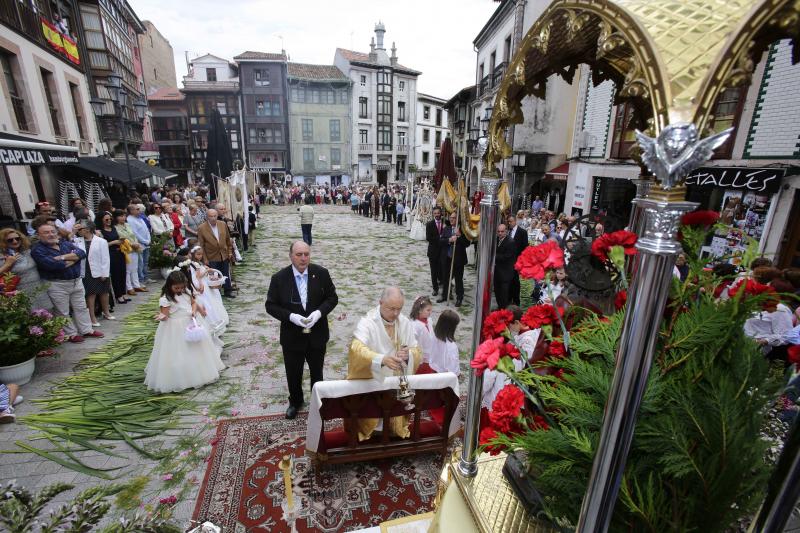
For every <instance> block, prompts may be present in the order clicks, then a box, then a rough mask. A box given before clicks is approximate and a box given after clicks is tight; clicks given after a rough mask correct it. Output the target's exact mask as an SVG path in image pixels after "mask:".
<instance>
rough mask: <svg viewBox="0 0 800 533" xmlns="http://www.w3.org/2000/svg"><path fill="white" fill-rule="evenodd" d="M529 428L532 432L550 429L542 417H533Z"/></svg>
mask: <svg viewBox="0 0 800 533" xmlns="http://www.w3.org/2000/svg"><path fill="white" fill-rule="evenodd" d="M529 427H530V428H531V429H532V430H533V431H536V430H537V429H541V430H544V431H547V430H548V429H550V425H549V424H548V423H547V420H545V419H544V417H543V416H542V415H533V422H531V423H530V424H529Z"/></svg>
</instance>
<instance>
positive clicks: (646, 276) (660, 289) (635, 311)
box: [575, 199, 698, 533]
mask: <svg viewBox="0 0 800 533" xmlns="http://www.w3.org/2000/svg"><path fill="white" fill-rule="evenodd" d="M697 205H698V204H696V203H694V202H667V201H659V200H655V199H645V200H640V206H641V208H642V210H643V212H644V219H645V229H644V236H643V237H642V238H641V239H639V242H638V243H637V244H636V247H637V248H638V249H639V254H638V255H637V256H636V263H635V265H634V269H633V271H634V273H635V275H634V276H633V280H632V282H631V286H630V289H629V290H628V309H627V311H626V313H625V322H624V324H623V327H622V335H621V337H620V341H619V348H618V349H617V356H616V368H615V370H614V379H613V381H612V383H611V390H610V392H609V395H608V402H607V403H606V409H605V413H604V415H603V426H602V429H601V431H600V443H599V446H598V448H597V453H596V454H595V457H594V464H593V465H592V473H591V476H590V477H589V486H588V489H587V491H586V495H585V496H584V498H583V504H582V505H581V514H580V518H579V519H578V525H577V528H576V529H575V531H576V532H578V533H588V532H605V531H607V530H608V526H609V523H610V521H611V517H612V515H613V513H614V504H616V502H617V495H618V493H619V486H620V482H621V481H622V474H623V472H624V471H625V462H626V460H627V458H628V451H629V450H630V445H631V441H632V440H633V431H634V428H635V427H636V419H637V418H638V414H639V407H640V406H641V403H642V397H643V396H644V392H645V388H646V386H647V375H648V374H649V372H650V365H651V364H652V361H653V355H654V352H655V346H656V340H657V338H658V330H659V327H660V325H661V320H659V317H661V316H662V314H663V312H664V306H665V305H666V301H667V296H668V295H669V288H670V284H671V282H672V269H673V268H674V266H675V256H676V255H677V254H678V253H680V251H681V245H680V243H678V241H677V240H676V236H677V232H678V228H679V226H680V218H681V216H682V215H683V214H684V213H687V212H689V211H692V210H693V209H695V208H696V207H697Z"/></svg>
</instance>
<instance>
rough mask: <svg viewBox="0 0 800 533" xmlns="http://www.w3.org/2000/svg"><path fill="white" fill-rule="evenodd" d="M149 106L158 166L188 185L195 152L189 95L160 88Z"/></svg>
mask: <svg viewBox="0 0 800 533" xmlns="http://www.w3.org/2000/svg"><path fill="white" fill-rule="evenodd" d="M147 105H148V108H149V113H150V121H151V123H152V125H153V142H154V144H155V146H156V152H157V154H158V155H157V156H156V160H157V162H158V165H159V166H160V167H161V168H164V169H167V170H170V171H172V172H174V173H175V174H177V175H178V182H179V183H189V180H190V179H191V177H192V152H191V146H190V143H189V114H188V110H187V106H186V96H185V95H184V94H183V93H182V92H180V91H179V90H178V89H177V88H174V87H173V88H161V89H158V90H157V91H155V92H153V93H151V94H150V96H148V97H147Z"/></svg>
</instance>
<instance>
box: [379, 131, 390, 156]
mask: <svg viewBox="0 0 800 533" xmlns="http://www.w3.org/2000/svg"><path fill="white" fill-rule="evenodd" d="M391 149H392V127H391V126H388V125H387V126H378V150H384V151H391Z"/></svg>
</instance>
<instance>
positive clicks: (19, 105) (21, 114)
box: [0, 51, 28, 131]
mask: <svg viewBox="0 0 800 533" xmlns="http://www.w3.org/2000/svg"><path fill="white" fill-rule="evenodd" d="M16 60H17V57H16V56H14V55H12V54H9V53H6V52H2V51H0V65H2V67H3V78H5V82H6V89H8V94H9V96H11V107H13V108H14V118H16V119H17V129H18V130H22V131H28V119H27V117H26V115H25V100H24V99H23V98H22V94H20V92H19V87H18V86H17V81H16V77H15V76H14V71H13V69H12V63H13V62H15V61H16Z"/></svg>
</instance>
